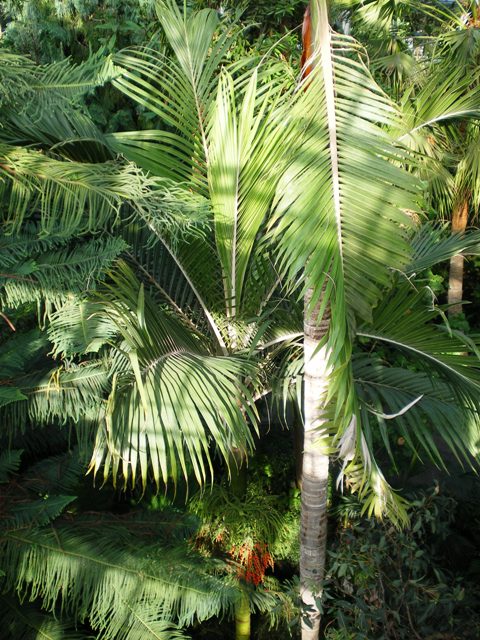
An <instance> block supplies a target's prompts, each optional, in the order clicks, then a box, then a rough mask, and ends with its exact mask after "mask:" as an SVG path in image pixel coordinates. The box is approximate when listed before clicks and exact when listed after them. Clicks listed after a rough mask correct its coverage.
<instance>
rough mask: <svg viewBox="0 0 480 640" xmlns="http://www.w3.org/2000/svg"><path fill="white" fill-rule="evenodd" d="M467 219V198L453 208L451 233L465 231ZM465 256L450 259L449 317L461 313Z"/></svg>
mask: <svg viewBox="0 0 480 640" xmlns="http://www.w3.org/2000/svg"><path fill="white" fill-rule="evenodd" d="M467 221H468V199H467V198H465V199H464V200H462V201H461V202H460V203H459V204H458V205H457V206H456V207H455V208H454V210H453V215H452V233H465V229H466V228H467ZM464 260H465V258H464V257H463V256H462V255H457V256H453V257H452V258H451V259H450V272H449V279H448V304H449V305H453V306H451V307H449V309H448V314H449V316H450V317H452V316H455V315H458V314H459V313H462V305H461V304H460V302H461V300H462V299H463V265H464Z"/></svg>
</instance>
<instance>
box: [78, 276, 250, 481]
mask: <svg viewBox="0 0 480 640" xmlns="http://www.w3.org/2000/svg"><path fill="white" fill-rule="evenodd" d="M111 277H112V280H113V283H114V284H112V285H109V287H108V288H107V290H106V293H105V294H102V295H101V297H100V300H101V301H102V304H103V305H104V308H105V313H106V314H107V315H108V317H110V318H111V320H112V321H113V322H114V323H115V324H116V325H117V329H118V331H119V333H120V335H121V336H122V339H123V340H122V342H121V343H120V344H119V345H118V346H114V348H113V359H114V366H113V370H112V373H113V379H112V391H111V393H110V397H109V400H108V404H107V414H106V423H105V428H104V429H103V430H102V431H101V432H100V433H99V434H98V437H97V442H96V447H95V451H94V454H93V458H92V463H91V467H92V469H93V470H94V471H95V473H97V472H98V471H99V470H100V468H101V466H102V464H103V473H104V476H105V477H106V476H108V475H109V474H110V473H113V477H114V479H115V478H116V476H117V472H118V471H120V473H121V474H122V475H123V478H124V483H125V484H126V483H127V482H129V481H132V482H135V479H136V477H137V473H138V474H139V475H140V478H141V481H142V484H143V485H144V486H145V484H146V482H147V474H148V471H149V469H151V470H152V474H153V478H154V480H155V482H156V484H157V486H158V484H159V482H160V481H163V482H167V481H168V479H169V478H173V479H176V478H177V477H178V475H179V473H181V474H183V475H184V476H185V477H187V476H188V466H189V465H191V466H192V468H193V473H194V475H195V477H196V479H197V481H198V482H200V483H203V482H205V480H206V479H207V476H208V475H210V474H211V471H212V467H211V460H210V447H211V445H212V444H215V446H216V448H217V449H218V451H219V452H220V453H221V454H222V456H223V457H224V459H225V460H226V461H227V462H228V459H229V452H230V450H231V448H232V447H236V448H238V449H240V450H241V451H244V452H246V451H247V449H248V448H250V447H251V445H252V436H251V434H250V427H249V425H248V422H247V417H248V419H249V420H250V421H252V423H253V424H255V423H256V412H255V408H254V403H253V399H252V395H251V391H250V390H249V388H248V387H247V384H248V383H247V380H249V381H250V383H252V382H253V380H254V378H255V370H254V366H253V365H252V364H251V363H248V361H246V360H245V359H241V358H238V357H237V358H235V357H214V356H210V355H208V352H207V351H206V350H205V349H204V348H203V346H202V343H201V341H199V340H198V338H196V337H195V336H194V335H192V334H191V332H190V331H189V330H187V328H186V327H185V325H184V324H183V323H182V321H181V320H179V319H178V318H175V317H174V316H172V315H170V314H169V313H166V312H165V311H164V310H162V309H161V308H159V307H157V306H156V305H155V304H154V302H153V301H152V299H151V298H150V297H149V296H148V295H146V294H145V290H144V287H143V286H142V285H140V284H139V282H138V281H137V280H136V279H135V277H134V276H133V274H132V272H131V271H130V270H129V269H128V268H127V267H126V265H122V264H120V265H119V268H118V270H117V271H116V272H113V273H112V274H111Z"/></svg>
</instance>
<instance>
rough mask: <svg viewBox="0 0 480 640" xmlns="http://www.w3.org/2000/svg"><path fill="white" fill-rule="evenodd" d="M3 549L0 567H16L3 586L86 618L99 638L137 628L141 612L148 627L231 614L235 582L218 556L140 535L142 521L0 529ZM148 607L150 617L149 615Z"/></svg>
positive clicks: (88, 521) (110, 639)
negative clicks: (205, 555) (202, 554)
mask: <svg viewBox="0 0 480 640" xmlns="http://www.w3.org/2000/svg"><path fill="white" fill-rule="evenodd" d="M156 515H157V516H159V521H160V522H161V521H162V517H161V514H156ZM151 523H152V525H151V526H154V525H153V520H151ZM143 527H144V529H143V532H145V525H143ZM157 529H159V527H157ZM147 531H148V529H147ZM2 551H3V553H2V568H3V567H10V568H11V569H13V568H15V571H9V572H8V575H7V577H6V581H7V587H8V588H10V589H15V590H16V591H17V593H19V594H20V595H22V596H23V597H25V598H26V599H27V600H33V599H36V598H37V597H38V596H41V598H42V600H43V606H44V608H45V609H46V610H47V611H53V610H54V608H55V607H56V606H57V605H58V606H61V607H62V609H63V611H64V613H65V614H66V615H69V616H72V617H74V618H75V619H76V620H77V621H88V622H89V624H90V625H91V626H92V627H93V628H94V629H95V630H96V631H97V632H98V633H100V637H101V638H103V640H117V638H118V637H119V634H120V633H121V632H120V630H121V629H122V627H124V626H126V628H128V627H129V626H130V625H131V626H132V627H133V628H138V625H139V624H141V622H140V621H141V619H142V618H141V615H142V613H141V612H142V611H143V612H144V613H143V615H145V612H146V613H147V615H146V616H145V617H144V618H143V619H144V621H145V623H151V624H152V630H153V631H154V630H155V629H156V625H155V622H156V621H161V620H163V621H169V620H176V621H178V624H179V626H181V627H183V626H188V625H190V624H192V623H193V622H194V621H196V620H205V619H208V618H210V617H212V616H214V615H222V614H227V615H228V614H231V613H232V612H233V607H234V604H235V601H236V598H237V592H238V587H235V586H234V584H233V583H232V584H229V580H228V579H227V580H225V578H224V577H222V575H221V573H224V572H225V565H224V564H223V563H221V562H219V561H208V560H207V559H206V558H203V557H199V556H195V554H193V553H192V552H190V551H189V550H188V547H187V546H186V545H183V546H182V545H180V544H178V543H177V544H176V545H175V546H174V547H169V546H162V545H159V543H158V541H157V539H156V537H155V536H153V539H152V536H145V535H144V533H143V534H142V525H140V527H138V526H137V527H133V528H132V529H129V527H128V525H127V526H125V525H122V523H121V522H118V523H117V524H116V526H115V525H114V524H113V523H112V524H111V526H110V527H107V526H106V523H105V522H102V521H100V523H99V522H98V521H97V522H95V521H94V520H92V518H87V519H86V520H85V521H84V522H82V521H81V520H79V519H77V520H76V521H75V526H71V525H70V524H69V523H68V522H63V523H61V522H57V523H56V524H55V525H53V526H51V527H49V528H46V529H44V530H28V529H27V530H18V531H12V532H9V533H7V534H6V535H5V536H4V537H3V538H2ZM154 608H155V610H156V613H157V618H156V620H152V618H151V617H150V616H151V614H153V610H154ZM135 614H136V615H135ZM152 617H153V616H152ZM144 632H145V635H144V636H143V637H144V638H145V639H146V638H155V635H154V634H153V635H150V633H149V629H148V626H146V627H145V628H144Z"/></svg>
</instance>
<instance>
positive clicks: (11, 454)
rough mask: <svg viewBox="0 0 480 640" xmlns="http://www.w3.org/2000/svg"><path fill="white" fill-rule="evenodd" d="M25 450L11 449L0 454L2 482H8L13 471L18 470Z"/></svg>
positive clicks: (0, 476) (0, 480) (0, 477)
mask: <svg viewBox="0 0 480 640" xmlns="http://www.w3.org/2000/svg"><path fill="white" fill-rule="evenodd" d="M22 453H23V451H21V450H15V449H11V450H10V451H2V453H1V454H0V482H8V477H9V475H10V474H11V473H14V472H15V471H18V468H19V467H20V462H21V457H22Z"/></svg>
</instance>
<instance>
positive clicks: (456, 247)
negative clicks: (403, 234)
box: [406, 223, 480, 275]
mask: <svg viewBox="0 0 480 640" xmlns="http://www.w3.org/2000/svg"><path fill="white" fill-rule="evenodd" d="M411 243H412V249H413V255H412V261H411V262H410V264H409V265H408V266H407V268H406V273H407V274H408V275H412V274H418V273H420V272H422V271H425V270H426V269H429V268H430V267H433V266H434V265H436V264H438V263H440V262H443V261H445V260H449V259H450V258H451V257H452V256H454V255H458V254H459V253H461V254H463V255H477V254H478V252H479V250H480V233H479V231H477V230H472V231H469V232H468V233H466V234H452V233H451V232H450V228H449V226H447V225H441V224H440V225H439V224H428V223H424V224H422V225H421V226H420V227H419V228H418V229H417V230H416V231H415V233H414V235H413V237H412V240H411Z"/></svg>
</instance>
